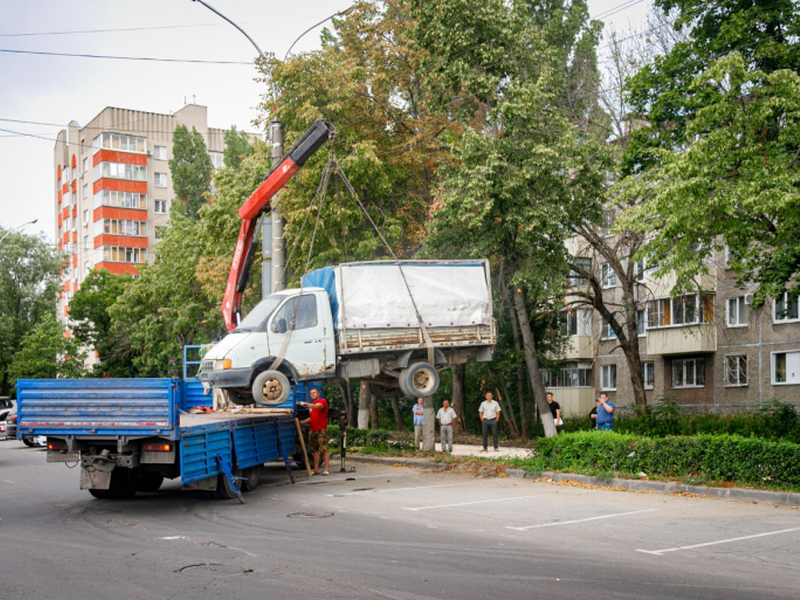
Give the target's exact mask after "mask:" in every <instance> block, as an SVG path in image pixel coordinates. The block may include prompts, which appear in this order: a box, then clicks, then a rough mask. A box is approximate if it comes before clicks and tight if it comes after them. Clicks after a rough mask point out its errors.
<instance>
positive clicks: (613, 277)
mask: <svg viewBox="0 0 800 600" xmlns="http://www.w3.org/2000/svg"><path fill="white" fill-rule="evenodd" d="M601 283H602V286H603V289H604V290H608V289H611V288H614V287H617V273H616V272H615V271H614V269H612V268H611V264H609V263H603V266H602V280H601Z"/></svg>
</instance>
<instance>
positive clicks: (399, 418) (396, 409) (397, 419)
mask: <svg viewBox="0 0 800 600" xmlns="http://www.w3.org/2000/svg"><path fill="white" fill-rule="evenodd" d="M389 400H390V401H391V403H392V412H393V413H394V429H395V431H403V429H404V428H403V415H402V414H401V413H400V405H399V404H398V403H397V396H392V397H391V398H390V399H389Z"/></svg>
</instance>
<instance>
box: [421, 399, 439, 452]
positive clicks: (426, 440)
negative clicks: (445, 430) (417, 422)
mask: <svg viewBox="0 0 800 600" xmlns="http://www.w3.org/2000/svg"><path fill="white" fill-rule="evenodd" d="M422 412H423V415H422V418H423V420H424V422H423V424H422V450H423V451H424V452H433V451H434V450H436V426H435V425H434V422H435V421H436V415H435V413H434V412H433V396H427V397H425V398H423V399H422Z"/></svg>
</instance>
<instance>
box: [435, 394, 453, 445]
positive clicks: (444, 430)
mask: <svg viewBox="0 0 800 600" xmlns="http://www.w3.org/2000/svg"><path fill="white" fill-rule="evenodd" d="M436 420H438V421H439V431H440V432H441V436H442V452H452V451H453V423H454V422H455V421H457V420H458V416H457V415H456V411H454V410H453V409H452V408H450V401H449V400H445V401H444V402H442V408H440V409H439V412H437V413H436Z"/></svg>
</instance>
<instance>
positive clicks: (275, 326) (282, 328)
mask: <svg viewBox="0 0 800 600" xmlns="http://www.w3.org/2000/svg"><path fill="white" fill-rule="evenodd" d="M272 332H273V333H286V319H280V318H278V319H275V320H274V321H273V322H272Z"/></svg>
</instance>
